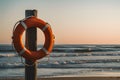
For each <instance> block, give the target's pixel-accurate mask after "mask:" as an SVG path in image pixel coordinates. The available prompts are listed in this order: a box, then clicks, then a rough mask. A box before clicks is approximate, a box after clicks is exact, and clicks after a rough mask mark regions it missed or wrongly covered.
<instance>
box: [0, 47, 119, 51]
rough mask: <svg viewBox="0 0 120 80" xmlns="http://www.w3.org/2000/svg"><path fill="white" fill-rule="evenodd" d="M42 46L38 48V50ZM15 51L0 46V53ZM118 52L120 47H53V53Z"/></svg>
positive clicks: (11, 48)
mask: <svg viewBox="0 0 120 80" xmlns="http://www.w3.org/2000/svg"><path fill="white" fill-rule="evenodd" d="M41 47H42V46H38V49H40V48H41ZM13 51H15V50H14V48H13V46H11V45H0V52H13ZM102 51H120V45H55V46H54V48H53V52H102Z"/></svg>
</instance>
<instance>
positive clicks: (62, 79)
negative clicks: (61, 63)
mask: <svg viewBox="0 0 120 80" xmlns="http://www.w3.org/2000/svg"><path fill="white" fill-rule="evenodd" d="M0 80H24V78H0ZM37 80H120V77H51V78H38V79H37Z"/></svg>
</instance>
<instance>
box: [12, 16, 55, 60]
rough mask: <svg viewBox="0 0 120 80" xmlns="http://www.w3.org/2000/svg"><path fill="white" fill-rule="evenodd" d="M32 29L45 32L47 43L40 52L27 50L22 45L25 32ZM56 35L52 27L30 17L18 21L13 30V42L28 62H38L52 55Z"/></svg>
mask: <svg viewBox="0 0 120 80" xmlns="http://www.w3.org/2000/svg"><path fill="white" fill-rule="evenodd" d="M31 27H36V28H39V29H40V30H42V31H43V33H44V36H45V42H44V45H43V48H41V49H40V50H38V51H31V50H29V49H27V48H26V47H25V46H24V45H23V43H22V35H23V32H24V31H25V30H26V29H28V28H31ZM54 38H55V37H54V35H53V32H52V29H51V27H50V25H49V24H48V23H46V22H44V21H43V20H41V19H38V18H36V17H34V16H30V17H28V18H25V19H23V20H20V21H18V22H17V23H16V24H15V26H14V28H13V36H12V41H13V45H14V48H15V50H16V51H17V52H18V54H19V55H20V56H22V57H24V58H25V59H28V60H32V61H35V60H38V59H41V58H43V57H45V56H47V55H49V54H50V52H51V51H52V48H53V45H54Z"/></svg>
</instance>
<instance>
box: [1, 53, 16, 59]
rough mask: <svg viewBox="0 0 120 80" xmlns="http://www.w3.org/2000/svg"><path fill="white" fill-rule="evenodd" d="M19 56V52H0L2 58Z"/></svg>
mask: <svg viewBox="0 0 120 80" xmlns="http://www.w3.org/2000/svg"><path fill="white" fill-rule="evenodd" d="M16 56H17V54H14V53H9V54H3V53H2V54H0V58H2V57H16Z"/></svg>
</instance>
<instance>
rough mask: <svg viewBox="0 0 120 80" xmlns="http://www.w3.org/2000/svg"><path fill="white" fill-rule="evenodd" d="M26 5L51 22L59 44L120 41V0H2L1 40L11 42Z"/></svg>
mask: <svg viewBox="0 0 120 80" xmlns="http://www.w3.org/2000/svg"><path fill="white" fill-rule="evenodd" d="M27 9H36V10H38V18H40V19H42V20H44V21H46V22H48V23H49V24H50V25H51V27H52V30H53V32H54V35H55V43H56V44H120V0H1V1H0V14H1V15H0V18H1V19H0V44H10V43H11V41H12V40H11V36H12V28H13V26H14V24H15V23H16V22H17V21H18V20H21V19H23V18H24V17H25V10H27ZM38 34H39V36H41V33H39V32H38ZM39 36H38V43H42V42H43V41H41V40H40V39H43V37H39ZM42 36H43V34H42Z"/></svg>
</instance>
